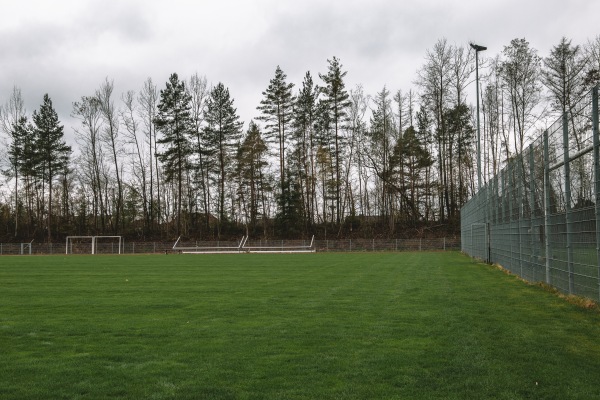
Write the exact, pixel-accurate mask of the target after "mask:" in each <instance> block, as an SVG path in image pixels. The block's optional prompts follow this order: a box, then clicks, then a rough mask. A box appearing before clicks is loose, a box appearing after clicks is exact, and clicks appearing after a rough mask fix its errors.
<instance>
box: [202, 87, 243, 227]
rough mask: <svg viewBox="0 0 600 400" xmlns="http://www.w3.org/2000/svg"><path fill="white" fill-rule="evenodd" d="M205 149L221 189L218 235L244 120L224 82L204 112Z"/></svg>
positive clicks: (214, 90) (214, 92)
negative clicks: (227, 187)
mask: <svg viewBox="0 0 600 400" xmlns="http://www.w3.org/2000/svg"><path fill="white" fill-rule="evenodd" d="M204 119H205V121H206V126H205V128H204V134H205V140H206V145H205V146H206V150H207V152H208V154H210V155H211V156H212V157H213V158H214V159H215V163H214V165H215V166H216V169H215V172H216V182H217V186H218V188H219V193H218V197H219V199H218V204H217V211H218V214H219V225H218V235H219V236H220V234H221V225H222V223H224V222H225V221H226V220H227V214H226V212H225V197H226V192H225V183H226V179H227V176H228V173H229V172H231V169H232V163H231V162H230V160H232V159H234V156H235V149H236V146H237V144H238V141H239V139H240V136H241V129H242V123H241V122H239V116H238V115H237V110H236V109H235V108H234V107H233V99H232V98H231V97H230V95H229V89H227V88H226V87H225V86H224V85H223V84H222V83H221V82H219V84H217V86H215V87H214V88H213V89H212V91H211V92H210V96H209V98H208V101H207V103H206V111H205V113H204Z"/></svg>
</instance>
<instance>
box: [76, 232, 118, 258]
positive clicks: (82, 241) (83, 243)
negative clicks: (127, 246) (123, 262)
mask: <svg viewBox="0 0 600 400" xmlns="http://www.w3.org/2000/svg"><path fill="white" fill-rule="evenodd" d="M105 239H106V240H110V239H112V240H113V244H112V245H111V251H110V252H108V253H111V254H113V253H115V251H114V250H115V249H114V242H115V241H116V240H118V244H117V245H118V247H117V253H118V254H121V250H122V248H123V238H122V236H101V235H96V236H67V239H66V243H65V254H74V253H81V254H98V253H103V252H104V253H107V252H106V251H102V248H100V249H99V246H98V241H99V240H100V243H102V242H104V240H105Z"/></svg>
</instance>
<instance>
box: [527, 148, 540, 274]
mask: <svg viewBox="0 0 600 400" xmlns="http://www.w3.org/2000/svg"><path fill="white" fill-rule="evenodd" d="M533 163H534V158H533V144H532V145H531V146H529V246H530V251H531V254H530V257H529V260H530V265H531V270H532V271H531V272H532V273H533V281H534V282H535V281H536V279H535V270H536V262H535V259H536V257H537V253H538V252H537V242H536V241H535V239H534V238H535V234H534V233H533V230H534V229H533V219H534V214H535V213H534V211H535V170H534V168H533Z"/></svg>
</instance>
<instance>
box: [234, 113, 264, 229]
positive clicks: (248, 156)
mask: <svg viewBox="0 0 600 400" xmlns="http://www.w3.org/2000/svg"><path fill="white" fill-rule="evenodd" d="M267 151H268V148H267V145H266V143H265V141H264V140H263V139H262V135H261V132H260V130H259V129H258V126H257V125H256V124H255V123H254V122H253V121H250V126H249V128H248V132H247V133H246V137H245V138H244V140H243V142H242V144H241V145H240V147H239V148H238V150H237V156H236V161H237V166H236V175H237V176H238V177H239V180H240V182H239V185H238V187H239V188H238V197H239V198H240V199H239V200H240V202H241V203H242V204H243V208H244V211H245V214H246V218H247V220H249V225H250V227H249V231H250V232H252V233H255V232H256V230H257V221H258V216H259V215H260V214H261V213H260V212H259V210H260V209H261V206H260V205H261V203H263V202H262V201H261V199H263V198H264V191H265V190H266V187H265V180H264V179H263V177H264V176H265V169H266V167H267V166H268V162H267V160H266V158H265V157H266V155H267ZM264 214H265V213H264V207H263V209H262V216H263V217H264V216H265V215H264ZM263 221H264V218H263ZM250 232H247V233H250Z"/></svg>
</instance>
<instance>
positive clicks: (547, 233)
mask: <svg viewBox="0 0 600 400" xmlns="http://www.w3.org/2000/svg"><path fill="white" fill-rule="evenodd" d="M544 241H545V242H546V243H545V245H546V283H547V284H548V285H550V282H551V281H552V279H551V276H550V257H551V256H552V254H551V249H550V154H549V150H548V131H547V130H546V131H544Z"/></svg>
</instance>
